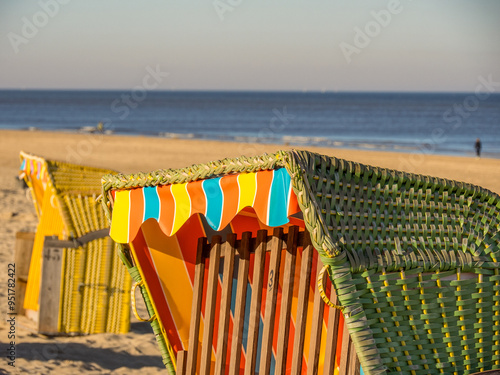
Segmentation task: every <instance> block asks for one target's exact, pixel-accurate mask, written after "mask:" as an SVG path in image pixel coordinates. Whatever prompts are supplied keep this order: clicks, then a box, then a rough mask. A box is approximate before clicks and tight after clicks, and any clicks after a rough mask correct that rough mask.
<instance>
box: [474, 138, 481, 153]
mask: <svg viewBox="0 0 500 375" xmlns="http://www.w3.org/2000/svg"><path fill="white" fill-rule="evenodd" d="M474 147H475V148H476V156H477V157H478V158H480V157H481V140H480V139H479V138H478V139H476V144H475V146H474Z"/></svg>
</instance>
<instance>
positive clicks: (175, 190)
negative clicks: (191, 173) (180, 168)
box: [170, 183, 191, 233]
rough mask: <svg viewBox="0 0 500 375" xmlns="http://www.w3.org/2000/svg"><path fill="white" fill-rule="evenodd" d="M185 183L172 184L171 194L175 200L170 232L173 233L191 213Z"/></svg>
mask: <svg viewBox="0 0 500 375" xmlns="http://www.w3.org/2000/svg"><path fill="white" fill-rule="evenodd" d="M186 185H187V183H184V184H174V185H172V195H173V197H174V201H175V213H174V224H173V227H172V231H171V232H170V233H175V232H177V231H178V230H179V228H180V227H181V226H182V225H183V224H184V223H185V222H186V221H187V219H189V215H190V214H191V199H190V198H189V194H188V191H187V188H186Z"/></svg>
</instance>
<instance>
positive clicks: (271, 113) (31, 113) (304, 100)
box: [0, 90, 500, 158]
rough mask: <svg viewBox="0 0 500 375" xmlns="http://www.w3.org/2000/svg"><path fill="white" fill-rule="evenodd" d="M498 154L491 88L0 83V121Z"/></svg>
mask: <svg viewBox="0 0 500 375" xmlns="http://www.w3.org/2000/svg"><path fill="white" fill-rule="evenodd" d="M99 122H101V123H102V124H103V129H104V131H106V132H108V133H115V134H129V135H136V134H140V135H146V136H153V137H169V138H193V139H194V138H198V139H215V140H227V141H236V142H263V143H278V144H287V145H294V146H297V147H307V146H310V145H314V146H325V147H337V148H352V149H364V150H384V151H401V152H415V153H426V154H446V155H462V156H472V155H474V152H475V151H474V143H475V140H476V138H480V139H481V141H482V145H483V152H482V154H483V156H485V157H493V158H500V94H490V95H486V94H484V93H483V95H481V97H480V98H479V97H477V96H476V95H475V94H474V93H371V92H370V93H367V92H364V93H361V92H359V93H358V92H352V93H351V92H349V93H347V92H343V93H334V92H324V93H320V92H315V93H313V92H307V93H303V92H244V91H238V92H224V91H214V92H208V91H147V92H146V91H140V90H139V91H62V90H60V91H57V90H53V91H42V90H33V91H30V90H5V91H0V129H30V128H32V129H33V128H36V129H40V130H57V131H79V130H82V129H87V130H88V129H91V128H94V127H96V126H97V124H98V123H99Z"/></svg>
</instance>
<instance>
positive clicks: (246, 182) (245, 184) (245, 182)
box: [238, 173, 257, 212]
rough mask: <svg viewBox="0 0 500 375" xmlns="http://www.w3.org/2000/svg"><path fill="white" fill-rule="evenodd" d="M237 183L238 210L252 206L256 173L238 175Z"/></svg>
mask: <svg viewBox="0 0 500 375" xmlns="http://www.w3.org/2000/svg"><path fill="white" fill-rule="evenodd" d="M238 185H239V188H240V202H239V204H238V212H240V211H241V210H242V209H244V208H245V207H252V206H253V201H254V199H255V192H256V191H257V178H256V173H242V174H240V175H238Z"/></svg>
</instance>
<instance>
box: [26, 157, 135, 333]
mask: <svg viewBox="0 0 500 375" xmlns="http://www.w3.org/2000/svg"><path fill="white" fill-rule="evenodd" d="M20 157H21V168H20V178H22V179H24V181H25V182H26V184H27V185H28V187H29V191H30V192H31V196H32V199H33V203H34V205H35V210H36V212H37V215H38V219H39V222H38V226H37V230H36V234H35V237H34V243H33V250H32V252H31V257H30V258H29V259H26V260H25V261H27V262H29V271H28V277H27V283H26V291H25V296H24V309H25V310H26V315H27V316H29V317H31V318H32V319H33V320H35V321H36V322H37V323H38V331H39V332H41V333H44V334H48V335H56V334H90V333H104V332H112V333H126V332H128V330H129V326H130V288H131V285H132V281H131V278H130V276H129V275H128V273H127V271H126V270H125V269H124V267H123V266H122V265H121V264H120V260H119V258H118V257H117V256H116V253H117V246H116V244H115V243H114V242H113V241H112V240H111V238H110V237H109V228H108V227H109V224H108V222H107V220H106V218H105V216H104V213H103V211H102V208H101V205H100V204H99V203H98V202H97V197H98V195H99V194H100V186H101V182H100V179H101V176H102V175H103V174H109V173H116V172H114V171H111V170H108V169H101V168H91V167H85V166H80V165H75V164H70V163H63V162H58V161H53V160H47V159H44V158H41V157H38V156H34V155H30V154H27V153H24V152H21V155H20ZM18 303H21V301H18Z"/></svg>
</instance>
